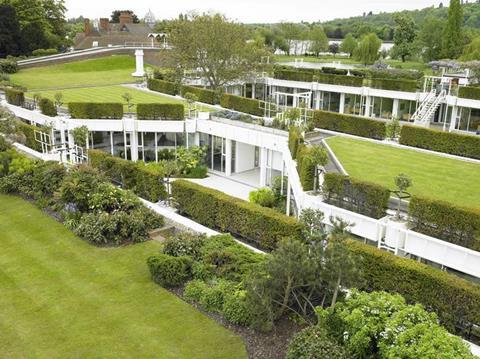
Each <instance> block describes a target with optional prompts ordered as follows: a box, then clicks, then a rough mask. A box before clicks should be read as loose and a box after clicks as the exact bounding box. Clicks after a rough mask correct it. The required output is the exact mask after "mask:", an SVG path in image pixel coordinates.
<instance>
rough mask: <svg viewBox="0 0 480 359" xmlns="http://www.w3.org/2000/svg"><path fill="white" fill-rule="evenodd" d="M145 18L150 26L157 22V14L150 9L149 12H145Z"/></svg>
mask: <svg viewBox="0 0 480 359" xmlns="http://www.w3.org/2000/svg"><path fill="white" fill-rule="evenodd" d="M144 20H145V23H146V24H147V25H149V26H153V25H155V23H156V22H157V19H156V18H155V14H154V13H153V12H152V10H150V9H148V12H147V13H146V14H145V17H144Z"/></svg>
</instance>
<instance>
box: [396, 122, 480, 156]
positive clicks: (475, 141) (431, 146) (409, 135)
mask: <svg viewBox="0 0 480 359" xmlns="http://www.w3.org/2000/svg"><path fill="white" fill-rule="evenodd" d="M400 143H401V144H402V145H405V146H411V147H418V148H424V149H427V150H431V151H437V152H443V153H449V154H452V155H457V156H463V157H470V158H476V159H480V136H474V135H463V134H459V133H453V132H445V131H439V130H431V129H428V128H422V127H415V126H409V125H405V126H402V129H401V131H400Z"/></svg>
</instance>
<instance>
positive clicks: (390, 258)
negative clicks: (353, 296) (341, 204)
mask: <svg viewBox="0 0 480 359" xmlns="http://www.w3.org/2000/svg"><path fill="white" fill-rule="evenodd" d="M348 246H349V249H350V250H351V251H352V252H353V253H354V254H356V255H358V256H359V257H360V259H361V260H360V265H359V267H360V268H359V269H360V272H361V273H362V274H363V278H364V280H365V282H364V286H363V288H359V289H364V290H368V291H387V292H390V293H399V294H401V295H402V296H403V297H405V299H406V300H407V302H409V303H422V304H423V305H424V306H425V307H426V308H427V309H428V310H433V311H435V312H436V313H437V315H438V317H439V318H440V320H441V321H442V324H443V325H445V326H446V327H447V329H449V330H450V331H452V332H454V328H455V324H457V323H462V322H469V323H475V324H477V325H478V324H480V286H479V285H476V284H473V283H471V282H468V281H466V280H463V279H461V278H459V277H457V276H455V275H452V274H449V273H445V272H442V271H440V270H438V269H436V268H433V267H431V266H428V265H425V264H422V263H419V262H416V261H414V260H411V259H407V258H401V257H398V256H395V255H394V254H392V253H389V252H385V251H381V250H379V249H377V248H375V247H372V246H369V245H366V244H363V243H360V242H357V241H350V242H348Z"/></svg>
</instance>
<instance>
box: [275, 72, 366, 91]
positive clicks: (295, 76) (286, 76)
mask: <svg viewBox="0 0 480 359" xmlns="http://www.w3.org/2000/svg"><path fill="white" fill-rule="evenodd" d="M274 77H275V78H276V79H280V80H289V81H302V82H320V83H324V84H332V85H344V86H353V87H362V86H363V79H362V78H361V77H356V76H346V75H335V74H330V73H322V72H320V71H312V70H292V69H276V70H275V71H274Z"/></svg>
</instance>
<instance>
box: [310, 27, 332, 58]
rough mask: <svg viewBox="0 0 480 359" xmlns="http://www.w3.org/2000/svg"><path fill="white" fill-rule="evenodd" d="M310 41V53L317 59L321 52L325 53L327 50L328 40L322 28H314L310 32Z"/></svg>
mask: <svg viewBox="0 0 480 359" xmlns="http://www.w3.org/2000/svg"><path fill="white" fill-rule="evenodd" d="M310 39H311V41H312V43H311V45H310V49H309V50H310V51H311V52H313V53H314V54H315V56H317V57H318V55H320V53H321V52H324V51H327V49H328V38H327V35H325V31H323V27H321V26H315V27H314V28H313V29H312V30H311V31H310Z"/></svg>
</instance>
